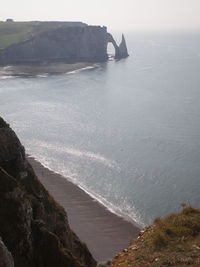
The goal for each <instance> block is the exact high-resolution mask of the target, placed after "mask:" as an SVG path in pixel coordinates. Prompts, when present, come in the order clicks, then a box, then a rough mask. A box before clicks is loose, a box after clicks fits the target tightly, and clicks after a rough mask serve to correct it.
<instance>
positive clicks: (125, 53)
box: [119, 34, 129, 58]
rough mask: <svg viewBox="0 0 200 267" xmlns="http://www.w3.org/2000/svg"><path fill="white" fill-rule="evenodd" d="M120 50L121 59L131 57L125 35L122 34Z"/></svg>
mask: <svg viewBox="0 0 200 267" xmlns="http://www.w3.org/2000/svg"><path fill="white" fill-rule="evenodd" d="M119 50H120V53H121V58H126V57H128V56H129V54H128V49H127V45H126V40H125V37H124V34H122V41H121V43H120V45H119Z"/></svg>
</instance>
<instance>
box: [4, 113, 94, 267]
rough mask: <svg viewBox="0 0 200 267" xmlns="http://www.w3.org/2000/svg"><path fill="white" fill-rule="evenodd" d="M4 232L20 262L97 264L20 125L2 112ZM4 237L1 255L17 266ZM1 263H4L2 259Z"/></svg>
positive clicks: (24, 265)
mask: <svg viewBox="0 0 200 267" xmlns="http://www.w3.org/2000/svg"><path fill="white" fill-rule="evenodd" d="M0 236H1V238H2V240H3V242H4V244H5V246H6V247H7V249H8V250H9V251H10V252H11V254H12V256H13V259H14V264H15V267H39V266H44V267H55V266H59V267H67V266H70V267H94V266H96V262H95V260H94V259H93V257H92V255H91V254H90V252H89V251H88V249H87V247H86V245H85V244H83V243H82V242H81V241H80V240H79V238H78V237H77V236H76V235H75V234H74V233H73V232H72V230H71V229H70V227H69V224H68V220H67V215H66V213H65V211H64V209H63V208H62V207H61V206H60V205H59V204H58V203H56V202H55V200H54V199H53V198H52V196H51V195H50V194H49V193H48V192H47V191H46V189H45V188H44V187H43V185H42V184H41V183H40V182H39V180H38V178H37V177H36V175H35V173H34V171H33V169H32V167H31V166H30V164H29V163H28V162H27V160H26V157H25V150H24V148H23V146H22V145H21V143H20V141H19V139H18V138H17V136H16V134H15V133H14V131H13V130H12V129H11V128H10V127H9V125H8V124H7V123H6V122H5V121H4V120H3V119H1V118H0ZM5 246H4V245H3V243H2V242H1V240H0V257H1V252H2V255H3V256H2V259H4V261H5V262H6V264H5V265H3V266H6V267H13V264H12V257H11V255H10V254H9V252H8V251H7V249H6V247H5ZM0 266H2V265H1V263H0Z"/></svg>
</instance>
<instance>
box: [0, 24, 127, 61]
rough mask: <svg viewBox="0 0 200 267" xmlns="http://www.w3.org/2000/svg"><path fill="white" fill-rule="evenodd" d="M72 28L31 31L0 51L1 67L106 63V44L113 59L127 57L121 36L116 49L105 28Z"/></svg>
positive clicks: (77, 26)
mask: <svg viewBox="0 0 200 267" xmlns="http://www.w3.org/2000/svg"><path fill="white" fill-rule="evenodd" d="M14 24H15V23H13V25H14ZM41 25H42V24H41ZM56 25H57V24H56ZM72 25H73V24H70V25H68V24H66V25H65V24H61V25H59V24H58V25H57V26H56V27H55V26H54V27H53V26H52V27H49V26H48V28H46V30H45V29H43V30H38V31H36V30H34V32H33V34H29V35H27V36H26V38H22V39H21V40H18V41H15V42H14V43H13V44H9V45H8V46H6V47H4V48H3V49H0V65H8V64H34V63H44V62H65V63H75V62H105V61H107V59H108V55H107V45H108V43H109V42H111V43H113V45H114V48H115V58H117V59H121V58H125V57H127V56H128V51H127V46H126V41H125V38H124V36H122V42H121V44H120V45H119V46H118V45H117V44H116V42H115V40H114V38H113V37H112V35H111V34H109V33H108V32H107V28H106V27H100V26H88V25H86V24H81V25H79V24H78V25H77V24H75V25H74V26H72ZM27 32H28V30H27ZM0 33H1V31H0ZM15 35H16V34H15ZM1 38H3V35H2V37H1V34H0V41H1ZM0 43H1V42H0Z"/></svg>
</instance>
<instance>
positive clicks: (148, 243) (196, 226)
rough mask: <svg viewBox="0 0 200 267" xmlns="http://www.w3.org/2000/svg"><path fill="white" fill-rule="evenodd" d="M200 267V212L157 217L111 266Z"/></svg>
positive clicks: (184, 210)
mask: <svg viewBox="0 0 200 267" xmlns="http://www.w3.org/2000/svg"><path fill="white" fill-rule="evenodd" d="M188 265H190V266H193V267H195V266H200V209H195V208H192V207H185V208H184V209H183V211H182V212H181V213H180V214H171V215H169V216H167V217H166V218H164V219H160V218H157V219H156V220H155V222H154V224H153V225H152V226H150V227H147V228H146V229H145V230H143V231H141V233H140V235H139V237H138V239H137V240H135V241H133V242H132V243H131V244H130V246H129V248H128V249H125V250H124V251H123V252H121V253H120V254H119V255H117V256H116V258H115V259H114V260H113V263H112V267H117V266H120V267H129V266H131V267H142V266H148V267H161V266H162V267H164V266H176V267H186V266H188Z"/></svg>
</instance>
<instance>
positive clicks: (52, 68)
mask: <svg viewBox="0 0 200 267" xmlns="http://www.w3.org/2000/svg"><path fill="white" fill-rule="evenodd" d="M95 66H96V65H95V64H92V63H87V62H80V63H74V64H67V63H43V64H38V65H37V64H32V65H11V66H5V67H3V66H0V77H1V76H3V77H6V76H14V77H35V76H44V75H45V76H46V75H56V74H64V73H69V72H73V71H76V70H82V69H90V68H95Z"/></svg>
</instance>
